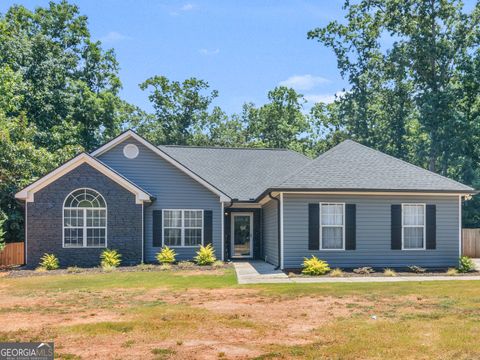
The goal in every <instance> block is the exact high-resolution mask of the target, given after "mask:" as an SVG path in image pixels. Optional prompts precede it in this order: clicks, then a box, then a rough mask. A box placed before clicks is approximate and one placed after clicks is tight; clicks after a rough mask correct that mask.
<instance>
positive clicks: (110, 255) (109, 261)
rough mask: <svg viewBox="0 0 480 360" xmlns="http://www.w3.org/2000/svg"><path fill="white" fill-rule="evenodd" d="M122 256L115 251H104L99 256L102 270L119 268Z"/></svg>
mask: <svg viewBox="0 0 480 360" xmlns="http://www.w3.org/2000/svg"><path fill="white" fill-rule="evenodd" d="M121 258H122V255H120V253H119V252H118V251H117V250H113V249H105V250H103V251H102V254H101V255H100V260H101V261H100V265H101V266H102V268H103V269H110V268H116V267H118V266H120V263H121V262H122V260H121Z"/></svg>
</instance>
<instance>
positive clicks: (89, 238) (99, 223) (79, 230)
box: [63, 188, 107, 248]
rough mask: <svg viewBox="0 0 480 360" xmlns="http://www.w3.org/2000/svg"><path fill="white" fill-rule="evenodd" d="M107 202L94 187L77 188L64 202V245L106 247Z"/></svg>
mask: <svg viewBox="0 0 480 360" xmlns="http://www.w3.org/2000/svg"><path fill="white" fill-rule="evenodd" d="M106 246H107V204H106V203H105V199H104V198H103V196H102V195H100V194H99V193H98V192H97V191H95V190H92V189H87V188H85V189H77V190H75V191H73V192H72V193H70V195H68V196H67V198H66V199H65V202H64V203H63V247H69V248H70V247H74V248H76V247H106Z"/></svg>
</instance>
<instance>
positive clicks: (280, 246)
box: [268, 192, 282, 270]
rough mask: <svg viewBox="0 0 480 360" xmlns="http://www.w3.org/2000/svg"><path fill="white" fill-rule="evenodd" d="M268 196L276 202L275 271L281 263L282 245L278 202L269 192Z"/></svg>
mask: <svg viewBox="0 0 480 360" xmlns="http://www.w3.org/2000/svg"><path fill="white" fill-rule="evenodd" d="M268 196H269V197H270V199H272V200H275V201H276V202H277V236H278V266H277V267H276V268H275V270H278V269H280V264H281V263H282V245H281V243H280V242H281V237H280V225H281V224H280V200H279V199H278V198H276V197H275V196H272V193H271V192H269V193H268Z"/></svg>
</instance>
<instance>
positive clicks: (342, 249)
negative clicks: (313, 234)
mask: <svg viewBox="0 0 480 360" xmlns="http://www.w3.org/2000/svg"><path fill="white" fill-rule="evenodd" d="M322 205H342V207H343V225H322ZM319 206H320V209H319V211H318V214H319V216H320V218H319V224H320V226H319V231H320V250H321V251H345V203H341V202H321V203H320V204H319ZM323 227H341V228H342V230H343V231H342V248H341V249H324V248H323V238H322V228H323Z"/></svg>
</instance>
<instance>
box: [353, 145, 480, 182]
mask: <svg viewBox="0 0 480 360" xmlns="http://www.w3.org/2000/svg"><path fill="white" fill-rule="evenodd" d="M345 141H351V142H353V143H354V144H356V145H360V146H362V147H364V148H366V149H368V150H370V151H373V152H376V153H379V154H381V155H383V156H386V157H389V158H391V159H394V160H396V161H399V162H401V163H403V164H405V165H408V166H409V167H411V168H414V169H417V170H423V171H427V172H428V173H430V174H431V175H435V176H436V177H439V178H441V179H443V180H448V181H450V182H451V183H454V184H456V185H462V186H467V187H469V188H471V189H473V188H472V187H471V186H468V185H465V184H462V183H461V182H459V181H456V180H453V179H450V178H449V177H446V176H443V175H440V174H437V173H436V172H434V171H431V170H429V169H425V168H423V167H421V166H418V165H415V164H412V163H409V162H408V161H405V160H402V159H399V158H397V157H395V156H393V155H389V154H387V153H384V152H382V151H380V150H376V149H373V148H371V147H369V146H367V145H363V144H361V143H359V142H356V141H354V140H350V139H348V140H345Z"/></svg>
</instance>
